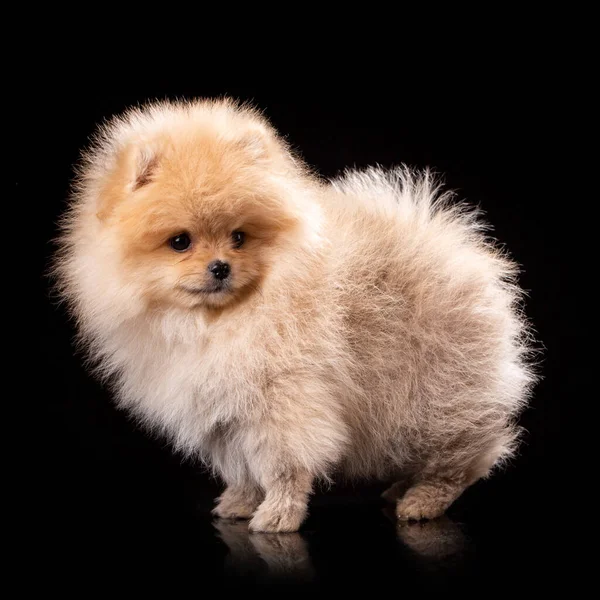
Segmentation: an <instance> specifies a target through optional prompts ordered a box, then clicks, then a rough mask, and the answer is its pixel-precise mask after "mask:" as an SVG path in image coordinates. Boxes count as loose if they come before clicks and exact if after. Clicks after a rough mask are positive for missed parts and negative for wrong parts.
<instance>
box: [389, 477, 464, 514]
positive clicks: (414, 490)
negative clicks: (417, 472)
mask: <svg viewBox="0 0 600 600" xmlns="http://www.w3.org/2000/svg"><path fill="white" fill-rule="evenodd" d="M466 487H468V483H467V482H466V481H465V480H464V479H462V478H458V479H456V480H454V479H445V478H442V477H439V478H431V479H426V480H422V481H419V482H418V483H416V484H415V485H413V486H412V487H411V488H410V489H409V490H408V491H407V492H406V493H405V494H404V496H402V498H400V499H399V500H398V502H397V504H396V515H397V517H398V519H400V520H401V521H412V520H415V521H420V520H422V519H435V518H436V517H439V516H441V515H443V514H444V513H445V512H446V509H447V508H448V507H449V506H450V505H451V504H452V503H453V502H454V501H455V500H456V499H457V498H458V497H459V496H460V495H461V494H462V493H463V491H464V490H465V488H466Z"/></svg>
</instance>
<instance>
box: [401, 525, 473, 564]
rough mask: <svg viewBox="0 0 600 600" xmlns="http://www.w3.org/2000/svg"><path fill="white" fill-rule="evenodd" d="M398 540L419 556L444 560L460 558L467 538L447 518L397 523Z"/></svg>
mask: <svg viewBox="0 0 600 600" xmlns="http://www.w3.org/2000/svg"><path fill="white" fill-rule="evenodd" d="M396 532H397V534H398V538H399V539H400V540H401V541H402V542H403V543H404V544H406V545H407V546H408V547H409V548H410V549H411V550H413V551H414V552H416V553H417V554H418V555H419V556H422V557H427V558H435V559H446V558H449V557H451V556H457V557H458V556H460V555H461V554H462V553H463V551H464V550H465V547H466V543H467V538H466V536H465V534H464V533H463V532H462V530H461V529H460V527H459V526H458V525H457V524H456V523H454V521H452V520H450V519H449V518H448V517H447V516H445V515H444V516H442V517H439V518H438V519H433V520H431V521H421V522H406V521H399V522H398V525H397V527H396Z"/></svg>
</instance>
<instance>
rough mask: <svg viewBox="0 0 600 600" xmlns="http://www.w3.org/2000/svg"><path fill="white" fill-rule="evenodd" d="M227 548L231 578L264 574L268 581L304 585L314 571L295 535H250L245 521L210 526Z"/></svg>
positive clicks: (296, 534) (224, 522) (299, 539)
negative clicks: (233, 576) (294, 582)
mask: <svg viewBox="0 0 600 600" xmlns="http://www.w3.org/2000/svg"><path fill="white" fill-rule="evenodd" d="M214 526H215V528H216V530H217V531H218V535H219V537H220V538H221V540H223V542H225V544H226V545H227V547H228V548H229V555H228V557H227V564H228V566H229V568H231V570H232V571H233V573H234V574H235V575H244V574H258V575H261V574H262V573H264V572H265V565H266V573H265V576H266V577H267V578H268V579H278V578H282V579H286V580H289V581H298V582H299V581H303V582H308V581H310V580H311V579H313V577H314V570H313V567H312V563H311V560H310V556H309V553H308V547H307V543H306V541H305V540H304V539H303V537H302V536H301V535H300V534H299V533H269V534H264V535H257V534H250V533H249V531H248V523H247V522H245V521H226V520H223V519H220V520H218V521H216V522H215V523H214Z"/></svg>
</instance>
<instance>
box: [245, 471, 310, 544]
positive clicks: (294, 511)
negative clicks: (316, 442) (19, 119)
mask: <svg viewBox="0 0 600 600" xmlns="http://www.w3.org/2000/svg"><path fill="white" fill-rule="evenodd" d="M265 484H266V496H265V500H264V502H263V503H262V504H261V505H260V506H259V507H258V510H257V511H256V513H255V514H254V517H253V518H252V521H250V530H251V531H262V532H270V533H282V532H291V531H298V529H299V527H300V525H301V524H302V521H304V518H305V517H306V512H307V504H308V496H309V494H310V491H311V487H312V476H311V475H309V474H308V473H307V472H305V471H302V470H295V469H292V470H290V471H286V472H281V473H279V474H277V475H275V476H271V477H267V478H266V481H265Z"/></svg>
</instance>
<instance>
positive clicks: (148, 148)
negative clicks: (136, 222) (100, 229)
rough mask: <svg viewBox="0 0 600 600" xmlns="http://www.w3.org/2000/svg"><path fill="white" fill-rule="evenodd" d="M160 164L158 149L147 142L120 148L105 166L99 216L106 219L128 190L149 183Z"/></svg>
mask: <svg viewBox="0 0 600 600" xmlns="http://www.w3.org/2000/svg"><path fill="white" fill-rule="evenodd" d="M158 166H159V155H158V151H157V150H156V148H155V147H154V146H153V145H151V144H149V143H147V142H144V141H141V140H139V141H132V142H129V143H128V144H127V145H125V146H124V147H122V148H120V149H118V150H117V151H116V152H115V154H114V156H113V157H112V158H111V160H109V161H108V163H107V164H106V167H105V172H104V175H103V179H104V180H105V182H104V184H103V185H102V187H101V189H100V190H99V195H98V210H97V217H98V218H99V219H100V220H101V221H104V220H105V219H107V218H108V217H109V216H110V214H111V213H112V212H113V210H114V208H115V206H116V205H117V204H118V203H119V202H122V201H123V200H124V199H125V198H126V197H127V195H128V194H129V193H131V192H135V191H137V190H139V189H141V188H143V187H145V186H147V185H149V184H150V183H151V182H152V179H153V177H154V174H155V173H156V170H157V168H158ZM107 175H108V177H107Z"/></svg>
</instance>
